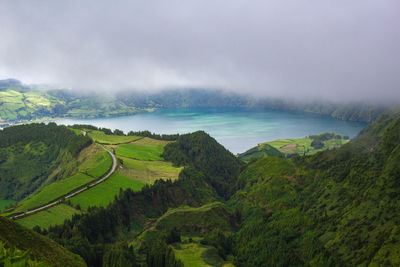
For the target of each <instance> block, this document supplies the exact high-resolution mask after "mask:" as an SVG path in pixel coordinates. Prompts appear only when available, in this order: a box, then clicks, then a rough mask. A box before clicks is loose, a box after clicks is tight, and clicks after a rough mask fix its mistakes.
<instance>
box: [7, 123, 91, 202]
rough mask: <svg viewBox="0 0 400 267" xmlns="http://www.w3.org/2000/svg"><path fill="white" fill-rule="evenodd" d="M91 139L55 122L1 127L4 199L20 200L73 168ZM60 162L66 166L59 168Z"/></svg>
mask: <svg viewBox="0 0 400 267" xmlns="http://www.w3.org/2000/svg"><path fill="white" fill-rule="evenodd" d="M90 143H91V140H90V138H88V137H85V136H78V135H76V134H75V133H73V132H72V131H70V130H69V129H68V128H66V127H64V126H57V125H56V124H54V123H49V124H48V125H45V124H29V125H21V126H14V127H8V128H6V129H4V130H2V131H0V199H13V200H20V199H22V198H23V197H25V196H27V195H29V194H31V193H32V192H34V191H35V190H36V189H37V188H39V187H41V186H42V185H44V184H45V183H49V182H52V181H54V180H57V179H60V178H62V177H63V176H64V175H65V174H68V173H71V172H73V171H74V170H73V166H72V165H73V164H72V163H73V162H74V161H76V157H77V156H78V153H79V152H80V151H81V150H82V149H83V148H84V147H86V146H88V145H89V144H90ZM59 166H65V168H63V169H62V170H61V169H57V168H58V167H59ZM67 167H68V168H67ZM48 179H50V180H48Z"/></svg>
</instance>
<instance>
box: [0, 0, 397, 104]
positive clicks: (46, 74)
mask: <svg viewBox="0 0 400 267" xmlns="http://www.w3.org/2000/svg"><path fill="white" fill-rule="evenodd" d="M399 50H400V1H398V0H331V1H328V0H325V1H323V0H292V1H290V0H276V1H268V0H262V1H257V0H250V1H249V0H243V1H237V0H224V1H222V0H209V1H208V0H198V1H192V0H176V1H175V0H168V1H167V0H160V1H151V0H140V1H139V0H138V1H118V0H109V1H105V0H85V1H83V0H68V1H66V0H59V1H56V0H34V1H33V0H25V1H24V0H0V78H8V77H13V78H18V79H20V80H22V81H23V82H25V83H53V84H62V85H63V86H67V87H73V88H76V89H79V90H83V89H92V90H99V91H100V90H108V91H113V90H118V89H127V88H132V89H136V90H157V89H165V88H186V87H192V88H193V87H195V88H222V89H226V90H231V91H235V92H246V93H250V94H253V95H262V96H274V97H275V96H279V97H280V96H291V97H295V98H324V99H332V100H342V99H352V100H357V99H361V100H374V99H392V100H393V99H400V52H399Z"/></svg>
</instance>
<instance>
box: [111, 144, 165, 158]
mask: <svg viewBox="0 0 400 267" xmlns="http://www.w3.org/2000/svg"><path fill="white" fill-rule="evenodd" d="M163 151H164V148H163V147H162V146H143V145H134V144H127V145H121V146H119V147H118V148H117V150H116V154H117V156H122V157H127V158H133V159H138V160H163V158H162V157H161V154H162V153H163Z"/></svg>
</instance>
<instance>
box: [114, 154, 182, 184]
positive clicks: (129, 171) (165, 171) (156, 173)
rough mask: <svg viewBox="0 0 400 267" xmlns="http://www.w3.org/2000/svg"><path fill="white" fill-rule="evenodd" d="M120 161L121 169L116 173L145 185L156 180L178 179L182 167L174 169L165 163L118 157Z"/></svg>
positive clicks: (168, 163) (170, 164) (169, 163)
mask: <svg viewBox="0 0 400 267" xmlns="http://www.w3.org/2000/svg"><path fill="white" fill-rule="evenodd" d="M119 158H120V159H121V160H122V162H123V163H122V169H118V171H117V172H118V173H120V174H122V175H124V176H127V177H131V178H134V179H137V180H140V181H143V182H146V183H154V181H155V180H158V179H171V180H176V179H178V176H179V173H180V172H181V171H182V169H183V167H179V168H177V167H174V166H173V164H172V163H171V162H167V161H144V160H136V159H130V158H125V157H119Z"/></svg>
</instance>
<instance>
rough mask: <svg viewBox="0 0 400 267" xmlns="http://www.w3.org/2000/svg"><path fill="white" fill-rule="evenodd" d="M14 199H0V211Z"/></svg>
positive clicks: (13, 201)
mask: <svg viewBox="0 0 400 267" xmlns="http://www.w3.org/2000/svg"><path fill="white" fill-rule="evenodd" d="M15 203H16V201H15V200H12V199H2V200H0V211H1V210H3V209H4V208H6V207H7V206H9V205H13V204H15Z"/></svg>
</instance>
